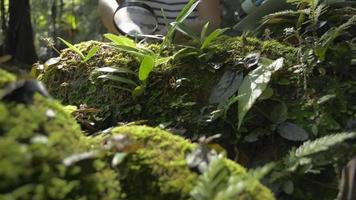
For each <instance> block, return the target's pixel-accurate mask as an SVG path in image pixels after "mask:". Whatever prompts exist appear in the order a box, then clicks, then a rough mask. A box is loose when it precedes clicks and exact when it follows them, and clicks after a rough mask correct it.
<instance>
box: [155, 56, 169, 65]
mask: <svg viewBox="0 0 356 200" xmlns="http://www.w3.org/2000/svg"><path fill="white" fill-rule="evenodd" d="M172 59H173V56H169V57H163V58H158V59H157V60H156V63H155V64H156V66H158V65H163V64H167V63H168V62H169V61H170V60H172Z"/></svg>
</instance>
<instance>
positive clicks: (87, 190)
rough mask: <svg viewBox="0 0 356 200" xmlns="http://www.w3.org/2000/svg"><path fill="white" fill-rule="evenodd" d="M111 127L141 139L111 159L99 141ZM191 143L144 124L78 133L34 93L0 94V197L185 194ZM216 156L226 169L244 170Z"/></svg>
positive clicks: (190, 183)
mask: <svg viewBox="0 0 356 200" xmlns="http://www.w3.org/2000/svg"><path fill="white" fill-rule="evenodd" d="M0 91H1V89H0ZM118 134H121V135H126V136H127V137H129V138H130V141H131V142H132V143H137V144H141V145H140V147H139V148H138V149H136V150H134V151H132V152H127V153H128V156H126V157H125V159H124V160H123V161H122V162H121V163H120V164H119V165H117V166H113V165H112V164H111V163H112V160H113V157H114V155H115V154H116V153H117V151H116V150H113V149H108V148H105V145H104V144H105V143H106V141H107V140H108V138H111V137H114V136H113V135H118ZM195 147H196V145H195V144H193V143H191V142H190V141H188V140H185V139H183V138H181V137H179V136H175V135H172V134H171V133H168V132H166V131H163V130H161V129H158V128H150V127H146V126H122V127H118V128H114V129H113V130H112V131H111V135H105V134H101V135H98V136H93V137H89V136H85V135H84V134H83V133H82V132H81V130H80V127H79V125H78V124H77V123H76V122H75V120H74V119H73V118H72V117H71V116H70V114H69V113H68V112H67V111H66V110H65V108H64V107H63V106H62V105H61V104H60V103H58V102H57V101H55V100H52V99H48V98H45V97H42V96H40V95H35V96H34V99H33V102H32V103H31V104H21V103H17V102H15V101H0V169H1V170H0V178H1V182H0V199H5V200H14V199H16V200H18V199H108V200H109V199H132V200H136V199H155V200H159V199H188V198H189V197H190V196H189V193H190V191H191V190H192V188H193V187H194V185H195V183H196V181H197V177H198V174H197V173H196V172H194V171H192V170H190V169H189V168H188V166H187V163H186V161H185V155H186V153H188V152H189V151H191V150H194V148H195ZM124 152H126V151H124ZM224 162H226V165H227V166H228V167H229V169H230V171H231V173H232V174H235V175H246V172H245V169H244V168H243V167H241V166H239V165H238V164H236V163H234V162H232V161H229V160H227V159H224ZM247 191H248V192H249V193H251V194H252V196H253V199H261V200H262V199H263V200H265V199H274V197H273V195H272V193H271V192H270V191H269V190H268V189H267V188H265V187H264V186H262V185H261V184H260V183H259V182H258V181H256V184H254V185H252V186H250V187H249V188H248V189H247Z"/></svg>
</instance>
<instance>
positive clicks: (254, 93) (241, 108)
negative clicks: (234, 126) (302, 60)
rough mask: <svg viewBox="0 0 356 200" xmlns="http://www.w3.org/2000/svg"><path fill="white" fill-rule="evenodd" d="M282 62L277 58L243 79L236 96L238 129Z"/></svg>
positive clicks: (281, 65)
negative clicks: (237, 98)
mask: <svg viewBox="0 0 356 200" xmlns="http://www.w3.org/2000/svg"><path fill="white" fill-rule="evenodd" d="M283 62H284V59H283V58H279V59H277V60H276V61H274V62H273V63H272V64H270V65H268V66H266V65H262V66H260V67H258V68H257V69H255V70H253V71H251V72H250V73H249V74H248V75H247V76H246V77H245V78H244V80H243V82H242V84H241V86H240V88H239V93H238V96H240V98H239V103H238V104H239V105H238V112H239V124H238V128H240V127H241V124H242V122H243V119H244V117H245V115H246V114H247V112H248V111H249V110H250V109H251V107H252V106H253V104H254V103H255V102H256V100H257V99H258V97H260V96H261V94H262V93H263V91H264V90H265V89H266V87H267V84H268V82H269V81H270V80H271V77H272V74H273V73H274V72H276V71H278V70H279V69H281V68H282V67H283Z"/></svg>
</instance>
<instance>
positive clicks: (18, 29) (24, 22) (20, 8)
mask: <svg viewBox="0 0 356 200" xmlns="http://www.w3.org/2000/svg"><path fill="white" fill-rule="evenodd" d="M9 15H10V16H9V26H8V32H7V37H6V50H7V53H8V54H10V55H12V56H13V58H14V59H15V60H16V61H19V62H22V63H26V64H33V63H34V62H36V61H37V55H36V51H35V46H34V41H33V30H32V24H31V12H30V3H29V0H11V1H9Z"/></svg>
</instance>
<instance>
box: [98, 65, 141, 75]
mask: <svg viewBox="0 0 356 200" xmlns="http://www.w3.org/2000/svg"><path fill="white" fill-rule="evenodd" d="M96 71H99V72H106V73H127V74H133V75H136V73H135V72H134V71H132V70H130V69H127V68H125V67H101V68H98V69H96Z"/></svg>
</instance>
